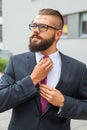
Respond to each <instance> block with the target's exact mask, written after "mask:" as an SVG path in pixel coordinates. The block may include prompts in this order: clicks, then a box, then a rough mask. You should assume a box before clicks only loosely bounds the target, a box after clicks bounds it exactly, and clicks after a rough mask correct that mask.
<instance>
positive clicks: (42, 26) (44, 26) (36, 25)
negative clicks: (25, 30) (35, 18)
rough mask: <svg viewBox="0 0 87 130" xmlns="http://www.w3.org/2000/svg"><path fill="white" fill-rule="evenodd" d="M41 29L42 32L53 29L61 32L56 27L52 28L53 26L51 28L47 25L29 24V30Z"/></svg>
mask: <svg viewBox="0 0 87 130" xmlns="http://www.w3.org/2000/svg"><path fill="white" fill-rule="evenodd" d="M37 27H38V29H39V31H40V32H45V31H47V30H48V28H52V29H55V30H59V29H57V28H55V27H52V26H49V25H46V24H29V29H30V30H32V31H33V30H34V29H35V28H37Z"/></svg>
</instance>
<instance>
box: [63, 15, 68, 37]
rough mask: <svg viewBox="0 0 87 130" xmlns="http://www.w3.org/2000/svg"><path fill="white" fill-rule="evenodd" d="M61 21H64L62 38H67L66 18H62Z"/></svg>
mask: <svg viewBox="0 0 87 130" xmlns="http://www.w3.org/2000/svg"><path fill="white" fill-rule="evenodd" d="M63 19H64V27H63V37H67V36H68V17H67V16H63Z"/></svg>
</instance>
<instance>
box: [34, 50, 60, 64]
mask: <svg viewBox="0 0 87 130" xmlns="http://www.w3.org/2000/svg"><path fill="white" fill-rule="evenodd" d="M35 56H36V62H37V63H38V62H39V61H40V60H41V59H42V57H43V56H44V55H43V54H42V53H40V52H36V53H35ZM49 57H50V58H51V60H52V62H53V63H54V64H56V61H57V59H60V54H59V52H58V51H56V52H54V53H52V54H51V55H49Z"/></svg>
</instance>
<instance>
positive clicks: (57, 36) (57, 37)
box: [55, 30, 62, 41]
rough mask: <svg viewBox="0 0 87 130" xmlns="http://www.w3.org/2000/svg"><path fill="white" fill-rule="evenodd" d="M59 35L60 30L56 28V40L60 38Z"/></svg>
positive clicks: (60, 33)
mask: <svg viewBox="0 0 87 130" xmlns="http://www.w3.org/2000/svg"><path fill="white" fill-rule="evenodd" d="M61 35H62V30H57V31H56V37H55V38H56V40H57V41H58V40H59V39H60V37H61Z"/></svg>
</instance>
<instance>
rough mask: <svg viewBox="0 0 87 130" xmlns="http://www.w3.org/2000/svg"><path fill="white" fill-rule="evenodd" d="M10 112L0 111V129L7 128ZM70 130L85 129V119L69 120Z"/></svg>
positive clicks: (86, 128) (4, 129)
mask: <svg viewBox="0 0 87 130" xmlns="http://www.w3.org/2000/svg"><path fill="white" fill-rule="evenodd" d="M0 76H1V74H0ZM11 112H12V110H8V111H5V112H3V113H0V130H7V128H8V125H9V121H10V118H11ZM71 130H87V120H71Z"/></svg>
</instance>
